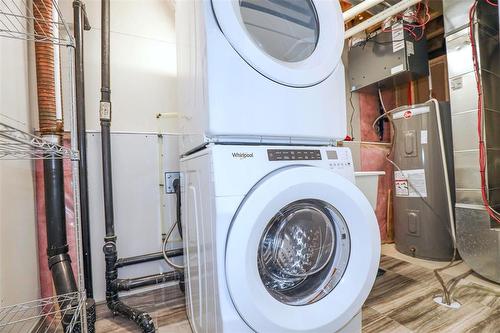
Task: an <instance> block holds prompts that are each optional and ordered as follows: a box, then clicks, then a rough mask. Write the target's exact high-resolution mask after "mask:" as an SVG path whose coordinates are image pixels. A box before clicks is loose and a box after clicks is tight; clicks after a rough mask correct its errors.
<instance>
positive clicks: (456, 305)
mask: <svg viewBox="0 0 500 333" xmlns="http://www.w3.org/2000/svg"><path fill="white" fill-rule="evenodd" d="M433 300H434V302H436V303H437V304H439V305H442V306H446V307H447V308H451V309H458V308H460V307H461V306H462V304H460V303H458V302H457V301H452V302H451V304H446V303H445V302H444V300H443V296H437V297H434V298H433Z"/></svg>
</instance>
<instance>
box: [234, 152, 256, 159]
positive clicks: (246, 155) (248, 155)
mask: <svg viewBox="0 0 500 333" xmlns="http://www.w3.org/2000/svg"><path fill="white" fill-rule="evenodd" d="M233 158H237V159H239V160H244V159H247V158H253V153H233Z"/></svg>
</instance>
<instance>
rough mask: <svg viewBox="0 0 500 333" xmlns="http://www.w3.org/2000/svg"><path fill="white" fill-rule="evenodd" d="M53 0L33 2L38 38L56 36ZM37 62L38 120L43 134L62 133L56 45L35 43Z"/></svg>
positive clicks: (41, 42)
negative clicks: (57, 108) (58, 116)
mask: <svg viewBox="0 0 500 333" xmlns="http://www.w3.org/2000/svg"><path fill="white" fill-rule="evenodd" d="M52 14H53V6H52V0H33V15H34V17H35V20H34V21H36V22H37V23H36V24H35V25H34V27H33V28H34V30H35V34H36V35H37V36H51V35H53V34H54V31H53V27H52V25H53V24H52V21H53V18H52V17H53V16H52ZM35 60H36V76H37V93H38V119H39V123H40V132H41V133H42V134H54V133H58V132H61V131H62V122H61V121H59V122H58V121H57V118H56V87H55V63H54V44H52V43H48V42H45V41H39V42H36V43H35Z"/></svg>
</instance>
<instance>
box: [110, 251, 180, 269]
mask: <svg viewBox="0 0 500 333" xmlns="http://www.w3.org/2000/svg"><path fill="white" fill-rule="evenodd" d="M183 253H184V251H183V249H182V248H180V249H171V250H167V251H166V254H167V257H169V258H171V257H179V256H182V255H183ZM156 260H163V252H155V253H148V254H143V255H140V256H135V257H128V258H120V259H118V260H116V264H115V267H116V268H120V267H125V266H130V265H135V264H141V263H144V262H151V261H156Z"/></svg>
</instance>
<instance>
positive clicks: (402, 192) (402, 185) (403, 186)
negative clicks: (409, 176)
mask: <svg viewBox="0 0 500 333" xmlns="http://www.w3.org/2000/svg"><path fill="white" fill-rule="evenodd" d="M395 184H396V196H397V197H407V196H408V195H410V192H409V191H408V181H407V180H402V179H399V180H396V181H395Z"/></svg>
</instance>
